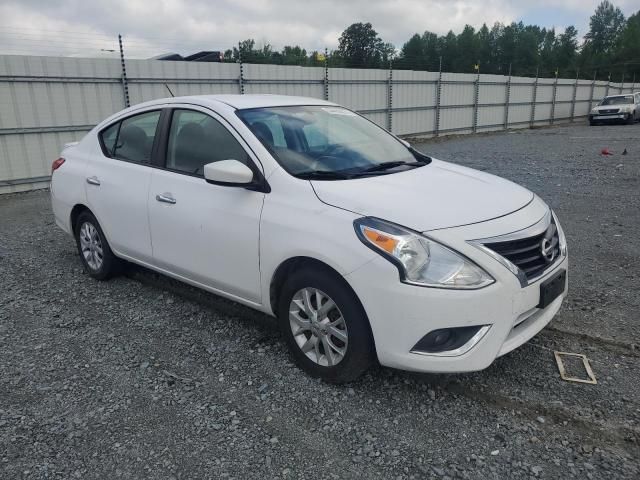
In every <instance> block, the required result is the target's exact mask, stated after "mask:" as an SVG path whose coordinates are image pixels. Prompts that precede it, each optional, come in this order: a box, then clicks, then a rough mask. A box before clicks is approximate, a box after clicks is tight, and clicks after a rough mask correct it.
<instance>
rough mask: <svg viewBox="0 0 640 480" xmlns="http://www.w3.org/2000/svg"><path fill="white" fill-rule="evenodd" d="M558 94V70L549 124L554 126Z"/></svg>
mask: <svg viewBox="0 0 640 480" xmlns="http://www.w3.org/2000/svg"><path fill="white" fill-rule="evenodd" d="M557 93H558V70H556V81H555V82H553V97H552V98H551V119H550V120H549V123H550V124H551V125H553V122H554V121H555V118H556V94H557Z"/></svg>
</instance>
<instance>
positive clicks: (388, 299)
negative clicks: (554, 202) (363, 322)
mask: <svg viewBox="0 0 640 480" xmlns="http://www.w3.org/2000/svg"><path fill="white" fill-rule="evenodd" d="M529 213H531V212H529ZM516 217H519V218H515V219H512V220H515V221H516V222H517V221H525V222H526V220H525V219H524V217H526V215H525V214H523V213H520V214H519V216H516ZM505 220H506V218H505V217H503V218H502V219H499V220H496V221H493V222H487V224H488V225H487V226H488V227H489V228H487V229H486V230H485V231H491V230H492V227H494V228H495V227H496V225H500V224H502V223H503V222H505ZM479 229H482V224H478V225H474V226H471V227H462V228H456V229H449V231H441V232H433V234H431V235H429V236H431V237H432V238H434V239H435V240H440V241H442V243H445V244H447V245H450V246H452V247H454V248H456V249H457V250H458V251H460V252H461V253H463V254H465V255H466V256H468V257H469V258H471V259H472V260H474V261H475V262H476V263H478V264H479V265H480V266H481V267H483V268H484V269H485V270H487V271H488V272H489V273H490V274H491V275H492V276H493V277H494V278H495V279H496V282H495V283H494V284H492V285H489V286H487V287H485V288H482V289H479V290H450V289H438V288H426V287H420V286H414V285H408V284H404V283H401V282H400V280H399V277H398V270H397V269H396V267H395V266H394V265H392V264H391V263H390V262H388V261H387V260H385V259H384V258H382V257H380V258H375V259H374V260H372V261H371V262H369V263H367V264H366V265H364V266H363V267H361V268H359V269H358V270H356V271H354V272H352V273H350V274H349V275H347V277H346V278H347V280H348V281H349V283H350V284H351V286H352V288H353V289H354V290H355V292H356V294H357V295H358V297H359V298H360V300H361V302H362V304H363V306H364V308H365V311H366V312H367V315H368V317H369V322H370V324H371V328H372V331H373V336H374V340H375V345H376V351H377V355H378V360H379V362H380V363H381V364H382V365H384V366H388V367H393V368H399V369H402V370H412V371H420V372H468V371H475V370H482V369H484V368H486V367H488V366H489V365H490V364H491V363H492V362H493V361H494V360H495V359H496V358H497V357H499V356H501V355H504V354H506V353H508V352H510V351H511V350H513V349H515V348H517V347H518V346H520V345H522V344H523V343H525V342H527V341H528V340H529V339H531V338H532V337H533V336H535V335H536V334H537V333H538V332H539V331H540V330H542V329H543V328H544V327H545V326H546V325H547V324H548V323H549V322H550V321H551V319H552V318H553V317H554V316H555V315H556V313H557V312H558V310H559V309H560V306H561V304H562V301H563V299H564V298H565V297H566V294H567V286H566V284H565V289H564V292H563V293H562V294H561V295H560V296H559V297H558V298H556V299H555V300H554V301H553V302H552V303H551V304H549V305H548V306H547V307H546V308H544V309H540V308H537V305H538V304H539V301H540V284H541V283H542V282H544V281H545V280H546V279H548V278H550V277H551V276H553V275H555V274H556V273H557V272H559V271H560V270H561V269H565V270H567V271H568V257H567V256H565V257H563V258H561V259H560V260H558V261H556V263H555V264H554V265H553V267H552V268H551V269H550V270H548V271H546V272H545V274H544V275H543V276H541V277H540V278H538V279H537V280H536V281H535V282H534V283H531V284H530V285H527V286H525V287H521V285H520V282H519V280H518V279H517V278H516V276H515V275H514V274H513V273H511V272H510V271H509V270H508V269H507V268H506V267H505V266H503V265H502V264H500V263H499V262H498V261H497V260H495V259H493V258H492V257H490V256H489V255H487V254H486V253H484V252H482V251H481V250H479V249H477V248H476V247H473V246H471V245H469V244H467V243H466V242H464V241H460V240H459V242H460V243H459V244H455V242H454V240H453V239H454V238H456V237H457V238H458V239H459V238H460V234H463V235H465V233H466V234H467V235H471V236H466V235H465V236H464V237H463V238H478V237H479V236H481V235H477V233H478V230H479ZM503 232H504V230H503ZM567 277H568V276H567ZM478 325H489V326H490V328H489V330H488V331H487V333H486V334H485V335H484V336H483V337H482V338H481V339H480V340H479V341H478V342H477V343H476V344H475V345H474V346H473V348H471V349H470V350H469V351H467V352H466V353H463V354H461V355H458V356H440V355H437V354H425V353H421V352H416V353H413V352H411V350H412V348H413V347H414V345H415V344H416V342H418V340H420V339H421V338H422V337H423V336H424V335H426V334H427V333H429V332H430V331H432V330H436V329H444V328H453V327H468V326H478Z"/></svg>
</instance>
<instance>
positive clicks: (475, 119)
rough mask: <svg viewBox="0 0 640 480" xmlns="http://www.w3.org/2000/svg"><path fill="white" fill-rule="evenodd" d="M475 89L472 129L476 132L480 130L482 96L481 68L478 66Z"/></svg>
mask: <svg viewBox="0 0 640 480" xmlns="http://www.w3.org/2000/svg"><path fill="white" fill-rule="evenodd" d="M474 87H475V88H474V91H473V123H472V128H471V131H472V132H473V133H476V132H477V131H478V98H479V97H480V68H478V74H477V75H476V81H475V82H474Z"/></svg>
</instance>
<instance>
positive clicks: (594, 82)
mask: <svg viewBox="0 0 640 480" xmlns="http://www.w3.org/2000/svg"><path fill="white" fill-rule="evenodd" d="M597 75H598V71H597V70H596V71H595V72H593V81H592V82H591V93H590V94H589V112H591V109H592V108H593V91H594V90H595V88H596V76H597Z"/></svg>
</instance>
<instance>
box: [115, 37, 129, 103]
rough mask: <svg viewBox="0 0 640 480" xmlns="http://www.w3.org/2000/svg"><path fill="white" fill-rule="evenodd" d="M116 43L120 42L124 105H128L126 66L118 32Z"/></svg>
mask: <svg viewBox="0 0 640 480" xmlns="http://www.w3.org/2000/svg"><path fill="white" fill-rule="evenodd" d="M118 43H119V44H120V64H121V65H122V77H121V80H122V90H123V93H124V106H125V107H127V108H128V107H130V106H131V103H130V102H129V84H128V82H127V67H126V65H125V63H124V49H123V48H122V35H121V34H118Z"/></svg>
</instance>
